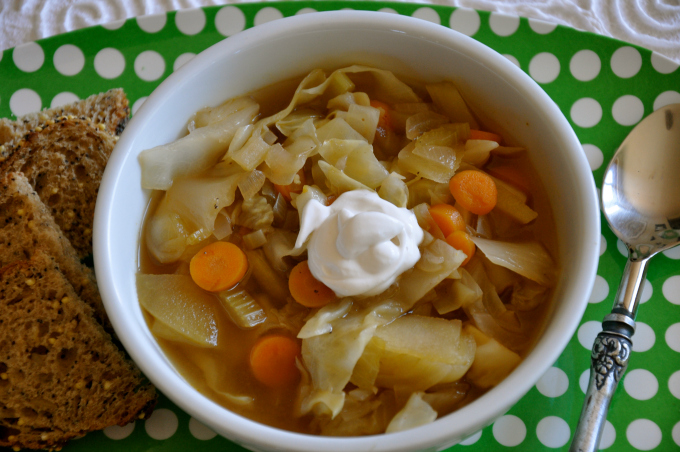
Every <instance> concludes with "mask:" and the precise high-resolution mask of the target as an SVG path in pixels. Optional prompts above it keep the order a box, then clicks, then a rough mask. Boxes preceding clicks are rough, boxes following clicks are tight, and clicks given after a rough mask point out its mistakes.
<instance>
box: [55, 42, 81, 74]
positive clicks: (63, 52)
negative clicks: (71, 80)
mask: <svg viewBox="0 0 680 452" xmlns="http://www.w3.org/2000/svg"><path fill="white" fill-rule="evenodd" d="M83 66H85V55H83V51H82V50H80V49H79V48H78V47H76V46H74V45H71V44H65V45H63V46H61V47H59V48H58V49H57V51H56V52H54V67H55V68H56V69H57V71H59V73H60V74H62V75H67V76H68V75H76V74H77V73H78V72H80V71H82V70H83Z"/></svg>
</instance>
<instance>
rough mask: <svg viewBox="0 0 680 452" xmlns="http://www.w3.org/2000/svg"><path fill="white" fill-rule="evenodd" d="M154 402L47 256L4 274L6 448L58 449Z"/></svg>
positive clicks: (0, 373)
mask: <svg viewBox="0 0 680 452" xmlns="http://www.w3.org/2000/svg"><path fill="white" fill-rule="evenodd" d="M9 325H11V328H10V327H8V326H9ZM155 401H156V393H155V390H154V388H153V386H151V384H150V383H148V381H146V380H145V379H144V378H143V376H142V374H141V373H140V372H139V370H138V369H137V368H136V367H135V366H134V364H132V362H131V361H129V360H128V359H126V357H125V355H124V354H123V353H122V352H121V351H120V350H118V349H117V348H116V346H115V345H114V344H113V343H112V342H111V337H110V336H109V335H108V333H106V332H105V331H104V329H103V328H102V327H101V325H99V324H98V323H97V322H96V321H95V320H94V319H93V317H92V309H91V308H90V307H89V306H88V305H87V304H85V303H84V302H83V301H82V300H81V299H80V298H79V297H78V295H77V294H76V293H75V291H74V290H73V288H72V287H71V285H70V284H69V283H68V281H67V280H66V278H65V277H64V276H63V274H62V273H61V271H60V270H59V266H58V265H57V263H56V262H55V261H54V260H53V259H52V258H51V257H50V256H49V255H48V254H46V253H45V252H43V250H41V249H38V250H36V251H35V253H34V254H33V256H32V257H31V258H30V259H29V260H23V261H17V262H13V263H11V264H9V265H7V266H5V267H3V268H2V269H0V446H11V447H20V448H32V449H45V448H46V449H54V448H60V447H61V446H63V445H64V444H65V443H66V441H68V440H69V439H71V438H76V437H80V436H82V435H84V434H85V433H87V432H89V431H93V430H100V429H103V428H105V427H107V426H110V425H121V426H122V425H125V424H127V423H129V422H132V421H134V420H136V419H140V418H145V417H147V416H148V415H150V413H151V410H152V409H153V406H154V405H155Z"/></svg>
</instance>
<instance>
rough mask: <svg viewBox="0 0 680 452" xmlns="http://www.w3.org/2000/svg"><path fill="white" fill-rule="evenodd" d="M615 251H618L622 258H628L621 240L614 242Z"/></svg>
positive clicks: (625, 247) (626, 250)
mask: <svg viewBox="0 0 680 452" xmlns="http://www.w3.org/2000/svg"><path fill="white" fill-rule="evenodd" d="M616 249H617V250H619V253H620V254H621V255H622V256H626V257H628V247H627V246H626V244H625V243H623V240H621V239H617V240H616Z"/></svg>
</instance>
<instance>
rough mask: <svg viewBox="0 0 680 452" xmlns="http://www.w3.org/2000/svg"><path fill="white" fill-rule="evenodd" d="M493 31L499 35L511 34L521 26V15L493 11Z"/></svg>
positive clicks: (490, 24) (490, 23)
mask: <svg viewBox="0 0 680 452" xmlns="http://www.w3.org/2000/svg"><path fill="white" fill-rule="evenodd" d="M489 26H490V27H491V31H493V32H494V33H496V34H497V35H498V36H510V35H511V34H513V33H514V32H516V31H517V29H518V28H519V17H517V16H508V15H507V14H499V13H491V16H490V17H489Z"/></svg>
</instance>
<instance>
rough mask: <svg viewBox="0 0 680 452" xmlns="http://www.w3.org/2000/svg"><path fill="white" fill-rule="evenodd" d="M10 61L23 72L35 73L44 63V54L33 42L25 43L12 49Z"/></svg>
mask: <svg viewBox="0 0 680 452" xmlns="http://www.w3.org/2000/svg"><path fill="white" fill-rule="evenodd" d="M12 59H13V60H14V64H15V65H16V67H18V68H19V69H21V70H22V71H24V72H35V71H37V70H38V69H40V68H41V67H42V65H43V63H44V62H45V52H44V51H43V49H42V47H40V46H39V45H38V44H37V43H35V42H27V43H26V44H21V45H20V46H17V47H15V48H14V51H13V52H12Z"/></svg>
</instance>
